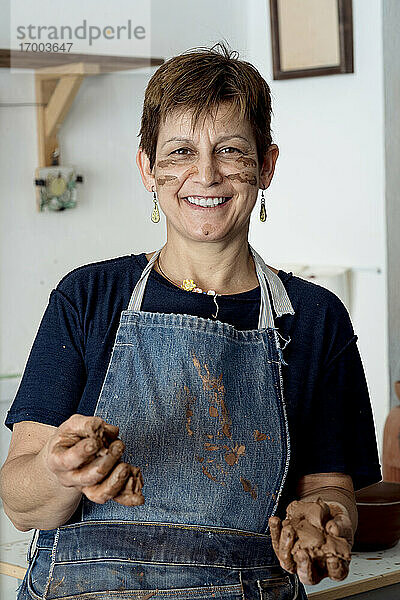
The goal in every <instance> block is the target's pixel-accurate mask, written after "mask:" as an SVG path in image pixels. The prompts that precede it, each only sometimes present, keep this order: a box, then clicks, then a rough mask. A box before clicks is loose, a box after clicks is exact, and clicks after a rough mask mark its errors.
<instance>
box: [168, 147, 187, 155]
mask: <svg viewBox="0 0 400 600" xmlns="http://www.w3.org/2000/svg"><path fill="white" fill-rule="evenodd" d="M181 150H189V151H190V149H189V148H177V150H174V151H173V152H171V154H176V153H178V152H180V151H181ZM179 156H184V155H182V154H179Z"/></svg>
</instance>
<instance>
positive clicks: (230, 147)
mask: <svg viewBox="0 0 400 600" xmlns="http://www.w3.org/2000/svg"><path fill="white" fill-rule="evenodd" d="M223 150H233V151H234V152H240V154H242V151H241V150H239V148H234V147H233V146H229V147H227V148H222V150H220V152H222V153H223V154H231V152H227V153H225V152H223Z"/></svg>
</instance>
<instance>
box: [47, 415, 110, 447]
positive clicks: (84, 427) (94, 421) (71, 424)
mask: <svg viewBox="0 0 400 600" xmlns="http://www.w3.org/2000/svg"><path fill="white" fill-rule="evenodd" d="M58 429H59V431H60V433H62V434H63V435H64V434H65V436H67V437H69V438H70V440H71V444H70V445H72V443H76V442H77V441H78V440H79V439H80V438H85V437H100V439H102V441H103V438H104V437H107V438H110V439H115V438H116V437H117V436H118V431H119V428H118V426H117V425H111V424H110V423H106V421H103V419H102V418H101V417H87V416H85V415H79V414H74V415H71V417H69V419H67V420H66V421H64V423H62V424H61V425H60V427H59V428H58Z"/></svg>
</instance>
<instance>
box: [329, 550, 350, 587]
mask: <svg viewBox="0 0 400 600" xmlns="http://www.w3.org/2000/svg"><path fill="white" fill-rule="evenodd" d="M349 564H350V562H349V561H347V560H344V559H342V558H339V557H338V556H328V558H327V559H326V568H327V571H328V575H329V577H330V578H331V579H333V580H334V581H342V580H343V579H345V578H346V577H347V575H348V574H349Z"/></svg>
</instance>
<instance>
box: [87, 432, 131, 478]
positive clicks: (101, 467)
mask: <svg viewBox="0 0 400 600" xmlns="http://www.w3.org/2000/svg"><path fill="white" fill-rule="evenodd" d="M124 450H125V444H124V442H123V441H122V440H114V441H113V442H111V444H110V446H109V447H108V448H100V450H99V451H98V453H97V456H96V458H95V459H94V460H93V461H92V462H91V463H90V470H91V471H93V472H97V473H98V474H99V475H100V476H102V477H101V478H104V477H105V476H106V475H107V473H109V472H110V471H111V469H112V468H113V466H114V465H115V464H116V463H117V462H118V461H119V459H120V458H121V456H122V455H123V453H124Z"/></svg>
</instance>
